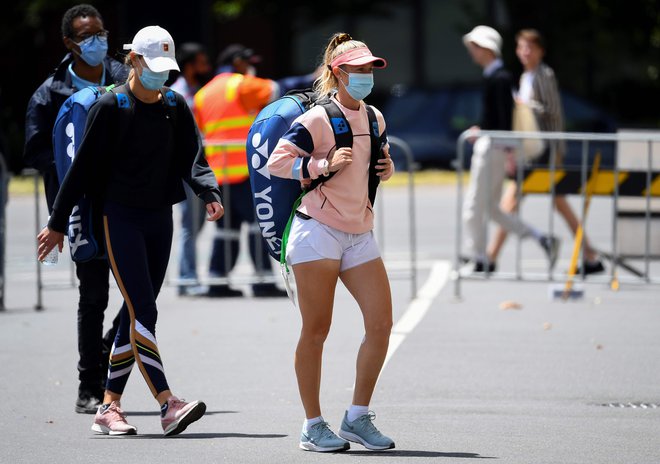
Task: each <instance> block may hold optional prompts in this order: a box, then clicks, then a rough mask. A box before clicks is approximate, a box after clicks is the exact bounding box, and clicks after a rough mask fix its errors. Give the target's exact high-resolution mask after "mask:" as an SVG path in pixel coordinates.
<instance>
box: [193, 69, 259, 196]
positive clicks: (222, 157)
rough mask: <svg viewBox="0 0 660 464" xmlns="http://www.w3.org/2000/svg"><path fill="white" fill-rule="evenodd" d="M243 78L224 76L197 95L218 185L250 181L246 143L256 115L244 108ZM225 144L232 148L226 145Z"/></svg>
mask: <svg viewBox="0 0 660 464" xmlns="http://www.w3.org/2000/svg"><path fill="white" fill-rule="evenodd" d="M244 78H245V76H243V75H242V74H236V73H222V74H219V75H217V76H216V77H215V78H214V79H213V80H211V82H209V83H208V84H206V85H205V86H204V87H202V88H201V89H200V90H199V92H197V93H196V94H195V119H196V120H197V125H198V126H199V130H200V131H201V132H202V135H203V136H204V139H205V140H206V147H205V153H206V159H207V161H208V163H209V166H210V167H211V169H212V170H213V173H214V174H215V178H216V179H217V181H218V184H223V183H229V184H236V183H239V182H243V181H245V180H247V179H248V167H247V155H246V152H245V141H246V139H247V134H248V131H249V130H250V126H251V125H252V122H253V121H254V118H255V116H256V114H249V113H248V112H247V111H246V110H245V109H244V108H243V106H242V105H241V102H240V99H239V95H238V87H239V85H240V84H241V82H242V81H243V79H244ZM226 141H231V142H233V144H228V143H223V142H226Z"/></svg>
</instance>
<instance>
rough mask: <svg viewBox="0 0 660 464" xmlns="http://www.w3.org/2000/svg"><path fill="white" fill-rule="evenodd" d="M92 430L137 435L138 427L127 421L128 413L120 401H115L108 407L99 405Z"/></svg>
mask: <svg viewBox="0 0 660 464" xmlns="http://www.w3.org/2000/svg"><path fill="white" fill-rule="evenodd" d="M92 430H93V431H94V432H96V433H102V434H104V435H135V434H136V433H137V427H135V426H134V425H130V424H129V423H128V422H126V414H124V411H122V410H121V408H120V407H119V401H113V402H112V403H110V405H109V406H108V407H105V406H103V405H102V406H99V409H98V411H96V416H94V424H92Z"/></svg>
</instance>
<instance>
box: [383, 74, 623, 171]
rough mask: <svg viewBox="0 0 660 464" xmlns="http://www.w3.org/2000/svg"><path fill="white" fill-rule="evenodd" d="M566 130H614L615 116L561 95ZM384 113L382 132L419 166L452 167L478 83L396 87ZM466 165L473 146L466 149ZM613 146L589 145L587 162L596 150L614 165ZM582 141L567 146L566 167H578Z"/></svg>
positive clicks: (472, 119)
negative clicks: (396, 140)
mask: <svg viewBox="0 0 660 464" xmlns="http://www.w3.org/2000/svg"><path fill="white" fill-rule="evenodd" d="M561 97H562V104H563V109H564V118H565V126H566V131H571V132H616V122H615V120H614V118H612V117H611V116H610V115H608V114H607V113H606V112H604V111H603V110H601V109H599V108H598V107H596V106H594V105H592V104H590V103H589V102H587V101H585V100H583V99H581V98H579V97H577V96H575V95H572V94H570V93H568V92H564V91H562V92H561ZM383 114H384V115H385V120H386V121H387V132H388V134H390V135H393V136H397V137H399V138H401V139H403V140H405V141H406V142H407V143H408V144H409V145H410V148H411V150H412V152H413V156H414V159H415V162H416V163H418V164H419V165H421V167H451V166H452V164H453V163H455V161H456V141H457V139H458V137H459V135H460V134H461V133H462V132H463V131H465V130H466V129H468V128H469V127H471V126H473V125H477V124H479V120H480V115H481V88H480V87H479V86H477V85H455V86H448V87H443V88H439V89H432V90H428V89H418V88H405V87H402V86H395V87H394V88H393V89H392V92H391V95H390V97H389V98H388V99H387V100H386V101H385V104H384V106H383ZM465 149H466V151H465V161H466V167H467V166H468V165H469V159H470V157H471V155H472V146H471V145H470V144H466V147H465ZM614 150H615V147H614V143H604V142H600V143H590V144H589V158H590V161H591V160H593V157H594V155H595V153H596V151H600V152H601V154H602V158H601V163H602V165H603V167H607V166H613V164H614ZM581 154H582V147H581V142H568V143H567V150H566V154H565V157H564V164H565V165H577V166H579V165H581V156H582V155H581ZM392 157H393V159H394V161H395V163H396V164H397V167H399V168H405V160H404V159H403V157H402V155H401V153H400V151H399V150H397V148H396V147H393V149H392Z"/></svg>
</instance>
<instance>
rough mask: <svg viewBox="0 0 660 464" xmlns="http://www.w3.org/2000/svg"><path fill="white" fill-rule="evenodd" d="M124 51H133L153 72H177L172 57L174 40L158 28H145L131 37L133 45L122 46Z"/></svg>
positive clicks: (177, 66) (176, 65)
mask: <svg viewBox="0 0 660 464" xmlns="http://www.w3.org/2000/svg"><path fill="white" fill-rule="evenodd" d="M124 50H133V51H134V52H135V53H137V54H138V55H142V56H143V57H144V61H146V62H147V66H149V69H151V70H152V71H154V72H162V71H169V70H176V71H179V65H178V64H177V63H176V59H175V57H174V40H173V39H172V36H171V35H170V33H169V32H167V31H166V30H165V29H163V28H162V27H160V26H147V27H144V28H142V29H140V30H139V31H138V33H137V34H135V37H133V43H129V44H124Z"/></svg>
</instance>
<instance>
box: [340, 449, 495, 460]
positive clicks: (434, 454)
mask: <svg viewBox="0 0 660 464" xmlns="http://www.w3.org/2000/svg"><path fill="white" fill-rule="evenodd" d="M343 454H354V455H359V456H378V457H392V458H395V457H396V458H466V459H499V458H496V457H494V456H481V455H479V454H477V453H451V452H448V453H443V452H440V451H415V450H385V451H369V450H360V451H351V450H349V451H345V452H344V453H343Z"/></svg>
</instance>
